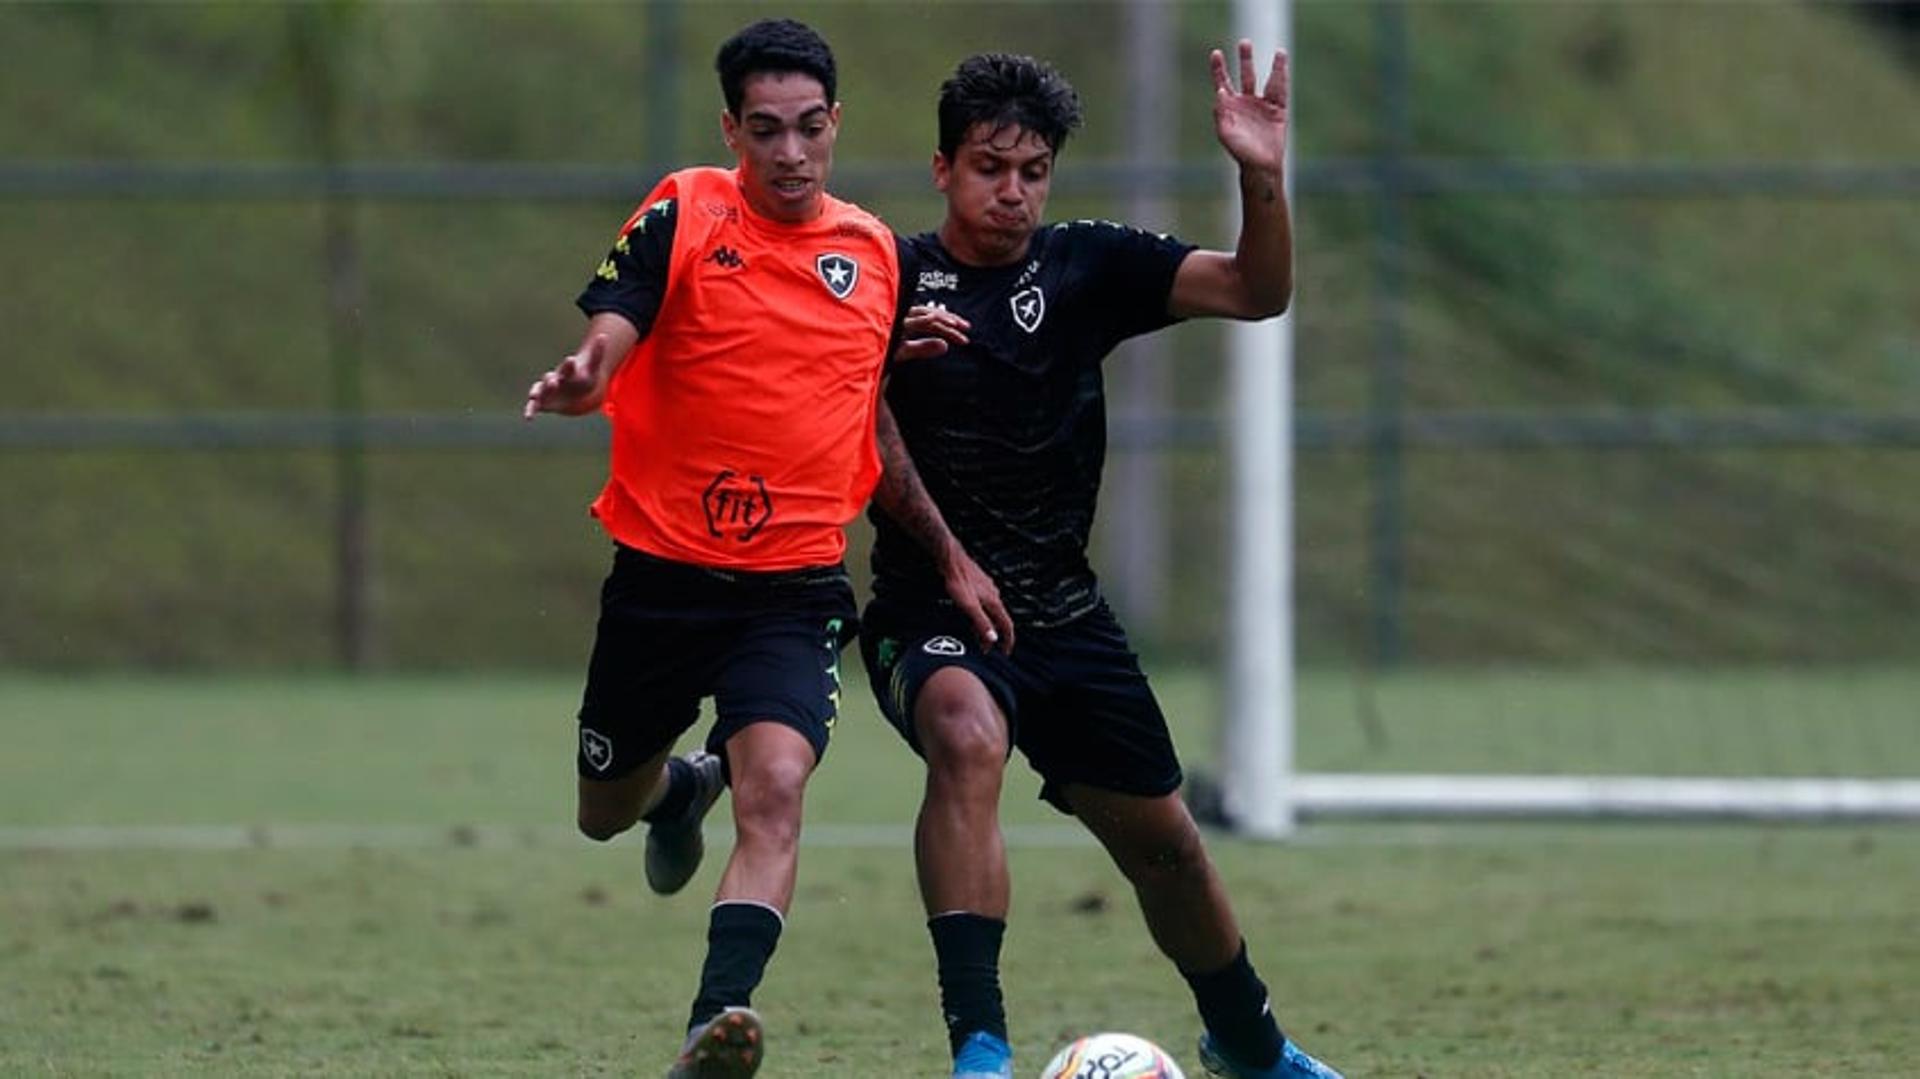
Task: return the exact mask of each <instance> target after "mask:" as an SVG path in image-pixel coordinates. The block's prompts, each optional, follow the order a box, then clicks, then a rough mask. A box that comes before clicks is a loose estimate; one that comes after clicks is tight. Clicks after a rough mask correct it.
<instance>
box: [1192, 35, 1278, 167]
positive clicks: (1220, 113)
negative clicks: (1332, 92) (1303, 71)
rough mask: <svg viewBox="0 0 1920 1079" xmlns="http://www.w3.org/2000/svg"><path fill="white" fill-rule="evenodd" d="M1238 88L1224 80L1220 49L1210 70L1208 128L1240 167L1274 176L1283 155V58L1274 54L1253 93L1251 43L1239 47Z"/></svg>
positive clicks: (1245, 42)
mask: <svg viewBox="0 0 1920 1079" xmlns="http://www.w3.org/2000/svg"><path fill="white" fill-rule="evenodd" d="M1239 53H1240V85H1239V87H1238V88H1235V86H1234V85H1233V82H1232V81H1231V80H1230V79H1229V77H1228V72H1227V58H1226V57H1225V56H1224V55H1222V54H1221V52H1220V50H1219V49H1215V50H1213V54H1212V56H1211V57H1210V58H1209V59H1210V61H1211V63H1212V65H1213V129H1214V134H1216V135H1218V136H1219V137H1220V145H1221V146H1223V147H1225V148H1226V151H1227V153H1229V154H1231V155H1232V156H1233V159H1234V160H1235V161H1238V162H1239V163H1240V165H1241V167H1242V168H1247V169H1258V170H1265V171H1270V172H1279V171H1280V169H1281V167H1282V166H1283V165H1284V164H1285V162H1286V156H1287V53H1286V50H1285V49H1275V50H1274V51H1273V67H1272V68H1271V70H1269V71H1268V73H1267V88H1266V89H1265V90H1264V91H1259V92H1256V91H1255V89H1254V72H1253V42H1251V41H1247V40H1245V39H1244V38H1243V39H1242V40H1241V42H1240V49H1239Z"/></svg>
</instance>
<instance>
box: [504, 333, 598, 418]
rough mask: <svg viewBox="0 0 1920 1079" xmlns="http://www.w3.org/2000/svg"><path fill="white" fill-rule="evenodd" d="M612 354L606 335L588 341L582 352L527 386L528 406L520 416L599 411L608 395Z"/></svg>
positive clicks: (578, 413) (568, 414) (576, 413)
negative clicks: (609, 354) (606, 384)
mask: <svg viewBox="0 0 1920 1079" xmlns="http://www.w3.org/2000/svg"><path fill="white" fill-rule="evenodd" d="M609 351H610V349H609V342H608V340H607V336H606V335H605V334H595V335H594V336H593V337H591V338H589V339H588V340H587V343H586V344H585V345H582V346H581V348H580V351H578V352H575V353H573V354H572V355H569V356H567V357H565V358H564V359H562V360H561V361H560V362H559V363H557V364H555V365H554V366H553V370H551V371H548V372H547V373H546V374H544V375H541V376H540V377H539V378H537V379H534V381H533V385H531V386H529V387H527V403H526V406H525V407H524V408H522V409H521V415H522V416H524V417H525V418H527V419H529V420H531V419H533V417H534V415H535V414H536V413H540V412H558V413H560V414H561V415H563V416H579V415H582V414H584V413H588V412H592V411H593V410H594V409H596V408H599V407H600V402H601V400H602V399H603V398H604V397H605V396H606V386H605V385H604V383H605V372H606V370H607V361H608V355H607V354H608V352H609Z"/></svg>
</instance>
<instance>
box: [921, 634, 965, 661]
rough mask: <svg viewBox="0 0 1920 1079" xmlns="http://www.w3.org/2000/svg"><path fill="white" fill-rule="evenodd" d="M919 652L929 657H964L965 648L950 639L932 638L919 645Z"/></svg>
mask: <svg viewBox="0 0 1920 1079" xmlns="http://www.w3.org/2000/svg"><path fill="white" fill-rule="evenodd" d="M920 651H922V652H925V653H926V654H927V655H930V656H964V655H966V654H967V646H966V645H964V644H961V643H960V642H959V641H957V640H954V639H953V638H952V637H934V638H931V639H930V640H928V641H927V643H925V644H923V645H921V646H920Z"/></svg>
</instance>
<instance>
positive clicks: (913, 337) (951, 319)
mask: <svg viewBox="0 0 1920 1079" xmlns="http://www.w3.org/2000/svg"><path fill="white" fill-rule="evenodd" d="M972 325H973V324H972V323H970V322H968V321H967V320H966V319H964V318H961V317H960V316H959V315H956V314H954V313H953V312H952V311H949V310H947V309H946V308H944V307H941V306H940V305H939V304H932V305H916V306H914V307H911V308H908V310H907V317H906V318H905V319H903V320H902V325H901V332H900V347H898V348H896V349H894V350H893V358H894V359H895V360H924V359H928V358H930V357H933V356H939V355H941V354H943V353H945V352H946V351H947V348H948V346H949V345H950V344H953V345H964V344H966V343H967V330H968V329H969V328H971V327H972Z"/></svg>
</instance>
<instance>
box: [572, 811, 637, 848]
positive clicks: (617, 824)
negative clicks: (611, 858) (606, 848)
mask: <svg viewBox="0 0 1920 1079" xmlns="http://www.w3.org/2000/svg"><path fill="white" fill-rule="evenodd" d="M575 823H576V824H577V825H578V826H579V828H580V834H581V835H583V836H586V837H587V838H588V839H591V840H593V841H595V842H597V843H605V842H606V841H607V840H609V839H612V838H613V837H614V836H617V835H619V834H620V833H621V832H624V831H626V830H627V829H629V828H631V827H633V822H632V821H631V820H621V819H620V818H618V817H614V816H610V815H608V814H605V813H599V812H595V811H593V810H589V809H588V808H587V807H585V806H582V807H580V812H579V814H578V816H577V817H576V818H575Z"/></svg>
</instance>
